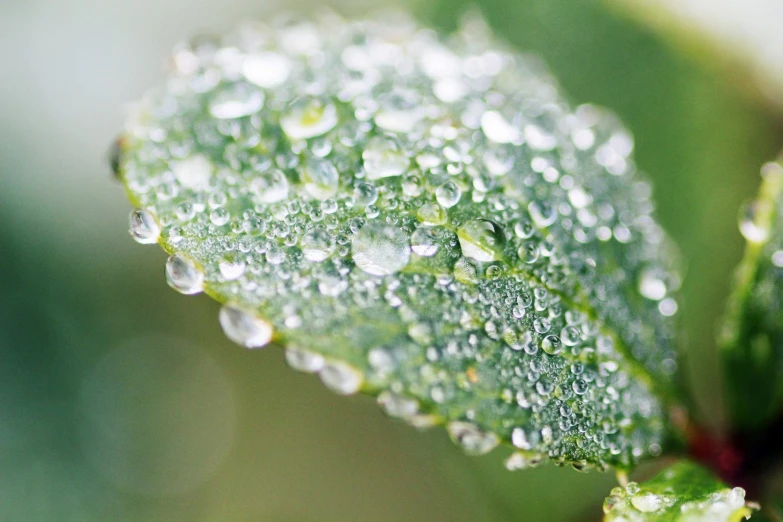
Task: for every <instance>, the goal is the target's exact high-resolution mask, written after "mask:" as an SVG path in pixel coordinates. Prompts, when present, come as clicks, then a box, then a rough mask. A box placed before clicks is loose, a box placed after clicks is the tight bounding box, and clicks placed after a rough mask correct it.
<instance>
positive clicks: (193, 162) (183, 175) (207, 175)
mask: <svg viewBox="0 0 783 522" xmlns="http://www.w3.org/2000/svg"><path fill="white" fill-rule="evenodd" d="M212 170H213V168H212V162H211V161H210V160H209V158H208V157H206V156H205V155H203V154H194V155H192V156H190V157H189V158H186V159H184V160H181V161H177V162H174V163H173V164H172V166H171V171H172V172H173V173H174V177H175V178H177V181H179V183H180V184H181V185H182V186H183V187H186V188H189V189H192V190H207V189H208V188H209V185H210V182H211V180H212Z"/></svg>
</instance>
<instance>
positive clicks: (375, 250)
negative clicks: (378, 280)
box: [351, 223, 411, 276]
mask: <svg viewBox="0 0 783 522" xmlns="http://www.w3.org/2000/svg"><path fill="white" fill-rule="evenodd" d="M351 251H352V253H353V261H354V263H356V266H358V267H359V268H360V269H362V270H363V271H365V272H367V273H368V274H372V275H376V276H384V275H390V274H394V273H395V272H399V271H400V270H402V269H403V268H405V266H406V265H407V264H408V261H410V257H411V246H410V238H409V237H408V234H407V233H406V232H405V231H404V230H402V229H399V228H395V227H393V226H391V225H385V224H383V223H369V224H367V225H365V226H363V227H362V228H361V229H360V230H359V232H357V233H356V234H355V235H354V236H353V240H352V241H351Z"/></svg>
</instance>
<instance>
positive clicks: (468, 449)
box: [448, 421, 500, 455]
mask: <svg viewBox="0 0 783 522" xmlns="http://www.w3.org/2000/svg"><path fill="white" fill-rule="evenodd" d="M448 432H449V435H450V436H451V439H452V440H453V441H454V443H455V444H457V445H459V446H461V447H462V449H463V450H465V453H467V454H468V455H484V454H485V453H489V452H490V451H492V450H493V449H494V448H495V447H496V446H497V445H498V444H499V443H500V439H499V438H498V436H497V435H495V434H494V433H493V432H491V431H482V430H481V429H480V428H479V427H478V426H476V425H475V424H471V423H470V422H458V421H454V422H450V423H449V425H448Z"/></svg>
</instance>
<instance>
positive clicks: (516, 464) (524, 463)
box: [505, 451, 546, 471]
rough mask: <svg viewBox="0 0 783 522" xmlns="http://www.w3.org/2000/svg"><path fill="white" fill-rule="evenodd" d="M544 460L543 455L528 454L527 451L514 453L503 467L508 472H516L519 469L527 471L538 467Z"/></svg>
mask: <svg viewBox="0 0 783 522" xmlns="http://www.w3.org/2000/svg"><path fill="white" fill-rule="evenodd" d="M545 459H546V456H545V455H542V454H540V453H530V452H527V451H515V452H514V453H512V454H511V455H510V456H509V457H508V459H506V462H505V466H506V469H507V470H509V471H518V470H520V469H529V468H535V467H536V466H539V465H540V464H541V463H542V462H543V461H544V460H545Z"/></svg>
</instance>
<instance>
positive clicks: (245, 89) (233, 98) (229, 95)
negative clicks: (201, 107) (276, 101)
mask: <svg viewBox="0 0 783 522" xmlns="http://www.w3.org/2000/svg"><path fill="white" fill-rule="evenodd" d="M263 106H264V93H263V92H261V91H259V90H258V88H256V87H251V86H250V85H247V84H245V83H235V84H233V85H229V86H228V87H225V88H224V89H222V90H221V91H220V92H218V93H217V94H215V95H214V96H213V98H212V99H211V101H210V102H209V113H210V114H211V115H212V116H214V117H215V118H218V119H234V118H241V117H243V116H250V115H251V114H255V113H257V112H258V111H260V110H261V107H263Z"/></svg>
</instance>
